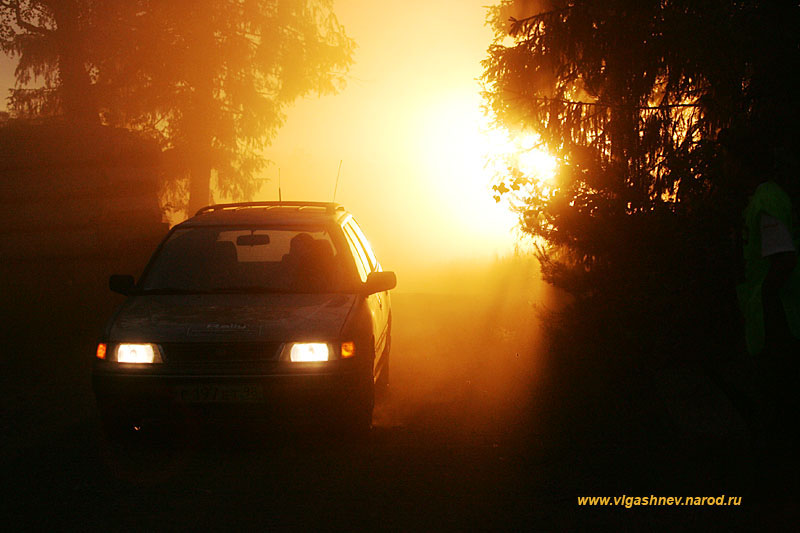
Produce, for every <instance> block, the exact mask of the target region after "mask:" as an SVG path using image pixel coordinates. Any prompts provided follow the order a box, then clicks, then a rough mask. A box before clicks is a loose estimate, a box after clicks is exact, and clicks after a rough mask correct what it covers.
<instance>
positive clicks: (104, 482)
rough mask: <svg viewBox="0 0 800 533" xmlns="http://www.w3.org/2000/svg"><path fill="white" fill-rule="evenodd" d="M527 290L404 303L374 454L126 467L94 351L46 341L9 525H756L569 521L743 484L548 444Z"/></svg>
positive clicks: (693, 512) (730, 515) (242, 452)
mask: <svg viewBox="0 0 800 533" xmlns="http://www.w3.org/2000/svg"><path fill="white" fill-rule="evenodd" d="M530 276H531V273H530V272H528V271H526V270H525V269H522V270H519V269H517V270H514V271H513V272H512V271H502V272H501V271H494V272H490V273H489V277H488V278H486V279H485V280H484V281H485V286H483V287H481V288H474V287H473V289H474V290H471V291H463V292H461V293H460V294H453V293H447V292H446V291H443V292H439V293H435V294H434V293H427V294H419V293H402V292H398V293H397V294H395V295H394V297H393V308H394V324H395V330H394V331H395V334H394V340H393V349H392V360H391V363H392V378H391V379H392V385H391V393H390V395H389V397H388V398H386V399H385V400H384V401H383V402H381V403H380V404H379V405H378V407H377V408H376V411H375V416H374V426H375V428H374V430H373V433H372V436H371V440H370V442H369V443H368V444H367V445H365V446H353V445H351V444H350V443H348V442H347V441H341V440H336V439H332V438H330V436H328V435H326V434H324V433H320V432H314V431H303V432H294V431H291V428H278V429H273V428H255V430H254V429H253V428H242V427H233V428H231V427H219V426H208V427H201V428H199V429H197V430H196V432H194V433H192V434H191V435H190V436H188V437H181V436H177V437H176V436H173V437H176V438H172V439H167V440H166V441H162V440H160V439H156V440H155V441H153V440H148V439H145V440H143V441H142V442H141V446H140V447H139V448H137V449H134V450H130V449H128V450H125V451H124V453H123V452H121V451H120V450H119V449H118V448H115V447H114V446H111V445H109V444H108V443H107V442H106V441H105V440H104V439H103V438H102V434H101V432H100V431H99V429H98V425H97V418H96V415H95V413H94V407H93V398H92V396H91V391H90V389H89V379H88V372H89V368H90V361H91V359H90V356H89V357H86V356H84V355H83V354H85V353H89V354H90V353H91V342H92V340H91V339H90V338H87V337H86V336H84V337H83V338H81V339H78V340H74V341H64V343H60V344H59V343H58V342H55V341H54V340H53V339H50V340H47V341H45V340H41V341H40V342H39V344H38V345H37V347H38V348H39V349H46V348H48V346H49V348H50V349H51V350H53V351H54V352H55V355H54V354H53V353H50V354H49V355H48V356H47V358H46V359H47V360H46V361H45V362H40V363H39V364H33V363H31V365H27V366H25V365H22V366H21V363H20V361H22V359H21V357H20V355H19V354H15V356H14V357H12V358H10V359H9V360H8V361H10V362H9V363H8V369H9V371H11V370H13V371H15V372H17V374H18V375H17V376H16V378H17V379H15V380H8V382H9V383H8V386H7V388H6V394H5V397H6V398H7V399H8V404H9V409H8V410H7V411H6V414H5V415H4V425H5V426H6V428H7V430H6V432H5V434H6V436H5V437H4V447H5V448H6V449H7V451H6V452H4V466H3V472H4V491H5V494H6V497H5V498H4V499H3V506H4V507H5V510H4V511H3V515H4V516H5V522H6V523H7V524H11V525H12V526H14V527H13V528H12V529H45V530H51V529H56V530H63V529H82V530H95V529H97V530H117V529H122V530H131V529H132V530H153V529H155V530H173V529H179V530H187V529H190V530H195V529H203V530H204V529H240V530H251V529H267V528H270V529H271V528H279V529H308V528H311V527H314V528H324V529H349V530H352V529H362V528H369V529H389V530H454V529H455V530H463V529H469V530H473V529H491V530H498V529H499V530H508V529H524V530H528V529H537V530H554V531H563V530H571V529H575V528H585V527H591V528H592V529H602V528H603V527H604V526H609V527H612V526H613V527H619V525H620V524H624V525H627V526H630V527H632V528H634V529H638V528H639V527H647V528H652V527H659V526H665V527H666V526H667V525H672V524H674V522H675V520H676V518H679V519H680V520H679V522H680V523H681V524H683V525H684V526H687V527H690V529H691V526H697V525H698V524H699V523H705V522H704V521H706V520H712V521H714V523H719V520H722V523H739V524H741V523H747V520H751V519H752V516H753V513H752V507H751V508H750V511H747V510H742V509H733V510H732V509H725V510H724V511H723V512H720V510H719V509H712V510H708V509H680V510H675V509H672V510H667V511H666V512H665V511H664V510H663V509H660V510H656V509H649V510H647V512H643V511H641V510H636V509H625V508H615V509H599V508H581V507H578V506H577V504H576V497H577V496H583V495H589V496H592V495H608V496H615V495H618V494H630V495H637V494H638V493H637V492H636V491H637V490H638V491H639V492H640V493H644V492H647V493H654V494H659V495H661V494H663V495H673V493H672V492H670V493H665V492H664V491H673V492H675V491H679V492H680V493H681V494H683V493H693V491H695V492H698V494H699V495H714V496H716V495H718V494H719V493H722V492H725V491H731V490H739V489H743V486H742V483H743V482H740V480H741V479H744V478H741V477H737V476H731V475H729V474H728V472H729V470H730V469H729V464H728V462H727V460H726V459H724V458H723V459H719V461H718V463H719V464H711V465H709V464H708V462H707V461H705V460H704V458H703V457H701V458H697V459H695V460H690V461H688V462H687V461H686V460H685V458H681V459H680V460H677V459H670V458H669V457H670V453H669V451H665V450H664V449H662V448H659V449H658V451H655V452H652V451H648V452H644V451H642V452H641V453H638V454H630V453H629V452H630V449H625V448H624V447H622V448H620V449H619V450H621V451H614V449H612V448H615V446H616V445H612V446H610V447H609V446H607V447H604V448H602V449H597V448H592V447H591V446H582V445H581V444H580V443H569V442H567V441H566V440H565V437H564V436H563V435H560V436H559V437H558V438H555V437H554V436H553V434H552V428H553V419H554V418H557V417H554V416H553V413H554V411H558V407H557V406H553V405H552V399H548V397H547V395H548V394H549V393H548V392H547V391H548V390H552V387H551V388H550V389H548V387H542V386H541V384H542V380H543V379H544V376H546V374H547V372H546V366H547V364H546V361H547V358H546V356H545V355H546V354H545V350H544V343H543V342H542V340H541V338H540V335H539V326H538V322H537V319H536V312H535V311H536V306H537V305H538V306H541V305H543V304H544V303H545V296H544V293H543V292H541V289H539V288H537V287H535V286H532V285H530V279H531V277H530ZM54 342H55V344H53V343H54ZM48 343H50V344H48ZM59 360H61V361H62V362H63V364H62V366H61V367H60V368H57V367H56V366H54V365H57V362H58V361H59ZM48 361H49V362H48ZM66 361H72V363H71V364H67V363H66ZM76 361H77V362H76ZM23 367H24V368H25V369H24V370H22V369H23ZM7 377H8V376H7ZM12 381H13V382H14V383H12ZM544 420H548V423H547V424H545V423H544V422H543V421H544ZM562 424H564V425H569V424H570V422H569V420H563V421H562ZM568 434H569V435H574V434H575V433H574V432H572V433H568ZM587 442H596V439H595V440H592V439H588V440H587ZM659 461H660V462H659ZM712 463H713V462H712ZM698 468H699V472H700V473H699V474H698V473H697V472H698ZM659 491H661V492H659ZM780 509H781V508H780V507H778V509H777V511H776V512H777V513H778V514H780V512H781V510H780ZM742 521H744V522H742Z"/></svg>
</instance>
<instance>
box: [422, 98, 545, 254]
mask: <svg viewBox="0 0 800 533" xmlns="http://www.w3.org/2000/svg"><path fill="white" fill-rule="evenodd" d="M426 116H427V118H426V125H425V128H424V134H423V135H422V136H421V142H422V143H423V147H422V149H423V151H424V152H425V153H426V159H427V160H428V165H429V168H431V169H432V171H433V172H434V177H433V178H434V179H432V180H431V181H432V186H435V188H436V192H437V196H438V197H441V198H445V199H447V200H446V205H444V206H443V208H446V210H447V212H446V216H448V217H450V219H451V221H452V220H453V219H455V220H456V221H458V225H459V226H460V227H461V228H463V229H464V234H465V235H468V236H469V237H470V242H471V243H472V244H474V243H475V240H476V239H479V240H480V241H481V242H482V244H484V243H486V244H489V248H490V249H493V251H494V252H495V253H503V252H507V251H510V250H511V249H513V246H514V244H515V239H514V236H513V234H512V230H513V229H514V228H515V226H516V224H517V222H518V216H517V214H516V213H514V212H513V211H512V210H511V209H510V207H509V204H508V202H506V201H501V202H496V201H495V200H494V198H493V193H492V190H491V185H492V183H493V181H494V180H495V178H497V177H498V176H504V175H505V174H506V173H507V168H508V166H509V165H513V166H515V167H516V168H518V169H519V170H520V171H521V172H522V173H523V174H524V175H525V176H526V178H527V179H530V180H535V181H536V182H538V183H539V185H540V186H542V187H544V186H547V188H549V184H550V183H551V182H552V178H553V175H554V171H555V167H556V160H555V158H554V157H553V156H551V155H550V154H548V153H547V152H544V151H543V150H541V149H540V148H538V145H539V144H540V139H539V137H538V135H535V134H519V135H512V134H511V133H510V132H508V131H506V130H502V129H499V128H497V127H494V126H492V124H491V123H490V121H489V119H488V118H487V117H486V116H485V115H484V113H483V111H482V110H481V100H480V97H479V96H478V95H477V94H475V95H468V96H464V97H461V98H448V99H446V100H443V101H440V102H437V103H435V104H434V105H432V106H431V107H430V108H429V109H427V110H426ZM484 248H485V247H484Z"/></svg>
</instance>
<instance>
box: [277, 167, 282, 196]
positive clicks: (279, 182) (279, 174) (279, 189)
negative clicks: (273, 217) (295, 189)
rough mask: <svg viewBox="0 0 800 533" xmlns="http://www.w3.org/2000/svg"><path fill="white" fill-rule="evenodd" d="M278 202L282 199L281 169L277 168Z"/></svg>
mask: <svg viewBox="0 0 800 533" xmlns="http://www.w3.org/2000/svg"><path fill="white" fill-rule="evenodd" d="M278 201H279V202H282V201H283V198H281V167H278Z"/></svg>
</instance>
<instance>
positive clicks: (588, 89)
mask: <svg viewBox="0 0 800 533" xmlns="http://www.w3.org/2000/svg"><path fill="white" fill-rule="evenodd" d="M799 15H800V7H798V5H797V3H796V2H787V1H765V0H709V1H705V2H695V1H691V0H604V1H602V2H600V1H591V0H587V1H580V0H578V1H573V2H569V1H561V0H551V1H548V0H542V1H522V0H518V1H513V0H507V1H503V2H501V3H500V4H499V5H498V6H496V7H494V8H492V9H491V10H490V11H489V16H488V21H489V23H490V24H491V25H492V27H493V28H494V31H495V40H494V42H493V44H492V45H491V47H490V48H489V50H488V57H487V58H486V59H485V61H484V68H485V70H484V75H483V83H484V88H485V93H484V94H485V98H486V99H487V102H488V107H489V109H490V111H491V113H492V114H493V115H494V117H495V119H496V120H497V121H498V122H499V123H502V124H503V125H505V126H506V127H509V128H518V129H522V130H525V131H529V130H531V131H535V132H537V133H538V134H539V135H540V136H541V139H542V143H543V145H544V147H545V148H546V149H547V150H548V151H550V152H551V153H553V154H554V155H556V156H557V158H558V160H559V170H558V174H557V177H556V182H555V184H554V186H553V187H552V188H551V189H550V190H548V191H546V193H547V194H544V195H542V194H531V195H527V196H524V197H522V198H521V201H520V202H519V203H518V204H517V207H518V209H519V211H520V215H521V225H522V228H523V230H524V231H526V232H527V233H529V234H531V235H533V236H537V237H540V238H542V239H543V240H544V241H545V242H547V243H548V246H547V247H544V248H542V249H540V253H539V256H540V259H541V260H542V264H543V273H544V275H545V278H546V279H548V280H549V281H551V282H552V283H555V284H556V285H557V286H560V287H562V288H564V289H566V290H568V291H570V292H571V293H573V294H575V295H576V296H578V297H580V298H589V299H593V300H595V301H606V302H608V301H609V298H612V299H613V298H614V297H617V298H618V299H619V300H620V302H621V303H620V305H623V306H624V307H626V308H627V309H628V311H629V312H630V315H629V316H634V315H636V314H637V313H638V314H639V316H638V319H639V320H642V321H646V320H647V319H646V318H642V313H646V312H647V309H648V305H650V303H652V302H653V301H660V302H662V303H663V302H667V301H672V303H673V307H675V309H673V314H683V315H685V316H686V317H692V316H694V315H692V314H691V313H686V312H684V311H685V310H684V311H681V310H680V309H678V307H680V306H681V305H683V306H686V305H687V304H689V302H695V303H698V301H699V300H698V298H700V297H701V295H703V296H702V297H703V298H705V300H703V303H702V304H700V305H701V307H702V305H705V304H708V303H709V302H712V301H713V300H714V299H715V298H717V300H719V299H720V295H722V296H724V298H723V299H725V301H726V302H728V296H729V294H728V292H726V291H730V292H732V286H733V284H734V282H735V278H736V276H737V270H736V267H735V265H736V264H737V262H738V258H737V255H738V253H739V252H738V250H737V241H736V235H737V234H738V227H739V225H740V213H741V210H742V208H743V207H744V204H745V201H746V198H747V195H748V194H749V193H750V192H752V189H753V188H754V186H755V184H757V183H758V182H760V181H763V180H765V179H768V178H773V179H778V180H780V181H782V182H783V183H784V184H785V186H787V187H788V188H789V189H793V188H794V189H793V190H792V192H793V194H795V195H796V194H797V192H798V191H797V188H796V186H795V185H794V184H796V183H797V179H796V176H797V175H798V170H800V169H799V168H798V159H797V154H798V153H799V151H798V148H799V147H798V140H797V136H796V135H795V134H794V129H795V128H796V124H797V120H798V118H799V117H798V99H797V97H796V96H795V95H794V88H793V85H792V84H791V83H790V82H789V80H788V78H787V74H786V73H787V72H791V71H793V70H794V69H795V68H796V66H797V65H798V64H800V63H799V62H798V59H799V58H798V50H800V47H799V46H798V36H797V35H798V34H797V32H796V28H797V27H798V22H799V21H798V18H800V17H799ZM526 179H527V178H526V176H524V175H522V174H521V173H520V172H519V170H518V169H510V171H509V172H508V173H507V174H506V175H505V176H501V177H500V180H501V183H500V184H499V185H498V186H497V187H496V189H495V190H496V191H498V192H503V191H506V190H511V191H513V190H520V185H521V184H524V182H525V180H526ZM522 190H525V189H524V188H522ZM695 280H699V282H697V283H695ZM689 287H691V289H692V290H694V289H697V290H699V291H700V294H697V293H692V292H691V291H690V290H687V289H688V288H689ZM636 300H641V301H640V302H639V304H637V303H636ZM690 305H691V304H690ZM727 318H730V317H727ZM651 321H652V318H651ZM656 328H657V326H653V328H651V329H656Z"/></svg>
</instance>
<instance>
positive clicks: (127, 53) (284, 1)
mask: <svg viewBox="0 0 800 533" xmlns="http://www.w3.org/2000/svg"><path fill="white" fill-rule="evenodd" d="M67 4H69V7H70V9H69V10H66V11H68V12H69V13H70V14H71V19H70V20H71V22H70V23H69V24H71V26H69V27H70V28H76V29H74V30H72V29H70V31H66V30H64V29H63V28H64V27H66V26H67V23H66V22H64V23H62V22H61V21H62V18H60V16H59V15H60V14H61V13H62V12H63V11H65V8H64V6H65V5H67ZM1 5H2V8H3V11H2V24H3V25H2V38H3V50H4V51H5V52H6V53H11V54H15V55H18V56H19V57H20V66H19V68H18V69H17V81H18V84H19V85H22V86H25V85H27V84H29V83H31V82H33V81H36V79H37V78H39V80H40V81H43V82H44V86H43V87H41V88H36V89H34V90H33V91H28V92H27V93H24V92H22V91H19V90H18V91H16V92H15V93H14V95H13V96H12V105H13V106H14V107H15V108H17V109H19V108H20V106H22V105H23V104H24V106H25V109H26V110H28V111H30V112H32V113H34V114H36V113H38V114H46V113H50V114H53V113H56V114H57V113H63V114H66V115H68V116H72V114H71V113H70V112H69V110H70V109H72V108H73V107H75V108H78V107H80V108H81V113H80V114H81V115H82V116H84V117H86V116H88V117H90V119H92V120H99V121H102V122H103V123H106V124H109V125H114V126H121V127H127V128H131V129H136V130H140V131H143V132H146V133H148V134H150V135H152V136H154V137H156V138H158V139H159V140H160V141H161V143H162V146H163V147H164V149H165V158H164V160H165V162H166V167H167V170H168V176H170V177H171V178H173V180H179V179H180V178H185V177H189V180H188V192H189V211H190V212H192V211H193V210H194V209H196V208H197V207H199V206H201V205H204V204H205V203H207V202H208V201H209V199H210V182H211V178H212V170H213V171H215V175H216V187H217V190H219V191H220V193H222V194H225V195H229V196H233V197H247V196H249V195H250V194H252V193H253V192H254V190H255V188H256V187H255V181H254V180H253V178H254V176H255V175H256V173H257V172H258V171H259V170H260V169H261V168H263V166H264V164H265V163H266V161H265V159H264V157H263V155H262V149H263V148H264V147H265V146H266V145H267V144H268V143H269V142H270V141H271V140H272V139H273V138H274V135H275V133H276V132H277V130H278V128H279V127H280V126H281V125H282V123H283V121H284V120H285V111H286V108H287V106H288V105H290V104H291V103H292V102H294V101H295V100H296V99H297V98H299V97H301V96H303V95H305V94H308V93H317V94H327V93H333V92H336V91H337V90H338V89H339V88H340V87H342V85H343V84H344V81H345V78H344V76H345V74H346V71H347V69H348V68H349V65H350V63H351V56H352V51H353V48H354V43H353V42H352V40H350V39H349V38H348V37H347V36H346V34H345V32H344V29H343V27H342V26H341V25H340V24H339V22H338V21H337V19H336V17H335V15H334V14H333V12H332V2H331V1H330V0H276V1H265V0H227V1H214V2H212V1H206V2H197V1H189V0H181V1H167V0H130V1H127V0H108V1H99V0H95V1H92V0H71V1H69V2H66V1H61V0H2V4H1ZM75 21H77V22H75ZM62 31H63V32H65V34H64V37H63V38H61V40H60V41H58V42H61V43H63V46H57V45H56V44H55V41H54V40H53V39H51V38H50V35H51V33H52V34H59V32H62ZM64 65H73V66H75V65H78V67H76V68H75V70H76V71H78V72H79V74H81V76H77V75H76V76H73V77H69V76H67V75H66V74H65V73H66V72H67V71H66V70H65V68H64ZM78 78H80V79H81V80H83V81H84V82H85V83H83V84H82V85H80V84H78V83H77V82H74V81H69V80H73V79H78ZM76 95H77V96H78V97H75V96H76ZM24 96H25V97H27V100H25V98H24ZM70 102H75V105H74V106H73V105H72V104H71V103H70ZM173 183H175V181H173Z"/></svg>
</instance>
